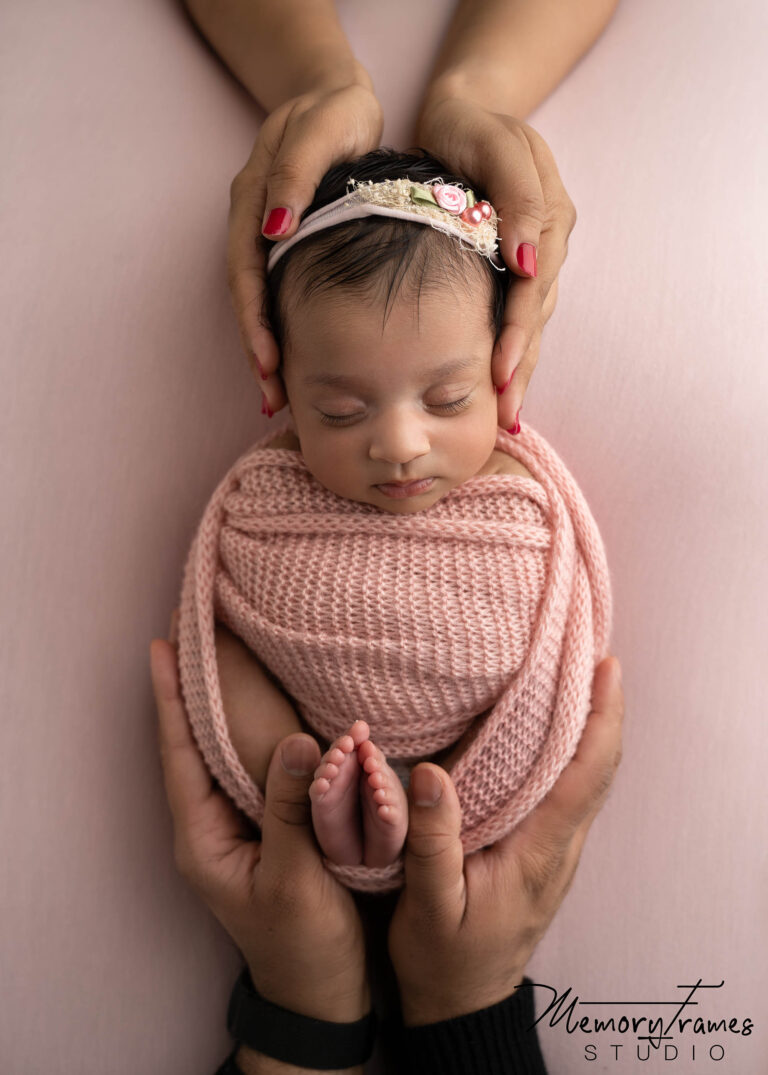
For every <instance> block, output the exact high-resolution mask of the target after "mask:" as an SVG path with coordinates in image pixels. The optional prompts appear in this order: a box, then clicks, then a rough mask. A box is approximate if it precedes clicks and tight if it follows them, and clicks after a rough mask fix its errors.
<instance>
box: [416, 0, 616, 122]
mask: <svg viewBox="0 0 768 1075" xmlns="http://www.w3.org/2000/svg"><path fill="white" fill-rule="evenodd" d="M617 6H618V0H579V2H578V3H576V2H575V0H461V2H460V3H459V5H458V7H457V9H456V14H455V16H454V18H453V21H452V23H451V25H450V28H449V31H448V35H447V37H446V39H445V42H444V44H443V48H442V50H441V52H440V54H439V56H438V58H437V63H436V65H435V68H434V70H433V72H432V77H431V79H430V84H429V88H428V90H427V94H426V96H425V100H424V107H425V108H426V106H427V105H428V104H429V103H430V101H433V100H439V99H441V98H443V97H446V96H460V97H464V98H469V99H471V100H473V101H475V102H476V103H477V104H480V105H483V106H484V107H486V108H487V109H489V111H493V112H503V113H505V114H506V115H510V116H516V117H517V118H518V119H524V118H525V117H526V116H527V115H528V114H529V113H530V112H532V111H533V109H534V108H536V106H537V105H539V104H540V103H541V102H542V101H543V100H544V99H545V98H546V97H547V96H548V95H549V94H550V93H551V92H552V90H554V89H555V87H556V86H557V85H559V83H560V82H562V80H563V79H564V78H565V76H566V75H567V74H568V72H569V71H570V70H571V68H573V67H574V66H575V64H576V63H577V62H578V60H579V59H580V58H581V57H582V56H583V55H584V54H585V53H586V52H588V51H589V49H590V48H591V47H592V45H593V44H594V43H595V41H596V40H597V39H598V37H599V36H600V34H601V33H602V32H603V30H604V29H605V27H606V26H607V24H608V23H609V22H610V20H611V17H612V16H613V14H614V12H615V10H616V8H617Z"/></svg>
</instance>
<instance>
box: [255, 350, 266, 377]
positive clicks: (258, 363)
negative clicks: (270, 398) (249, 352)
mask: <svg viewBox="0 0 768 1075" xmlns="http://www.w3.org/2000/svg"><path fill="white" fill-rule="evenodd" d="M253 361H254V362H255V363H256V365H257V366H258V369H259V373H260V374H261V379H262V381H266V379H267V375H266V373H265V372H264V370H263V369H262V368H261V362H259V358H258V355H256V354H254V356H253Z"/></svg>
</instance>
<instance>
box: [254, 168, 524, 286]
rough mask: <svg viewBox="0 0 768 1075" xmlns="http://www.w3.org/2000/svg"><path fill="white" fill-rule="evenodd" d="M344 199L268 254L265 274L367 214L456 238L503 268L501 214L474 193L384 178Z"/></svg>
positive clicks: (358, 186)
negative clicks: (319, 236) (300, 247)
mask: <svg viewBox="0 0 768 1075" xmlns="http://www.w3.org/2000/svg"><path fill="white" fill-rule="evenodd" d="M349 186H350V188H351V189H349V190H348V191H347V193H346V194H344V195H343V196H342V197H341V198H337V199H336V201H334V202H330V203H329V204H328V205H324V206H323V207H322V208H321V209H317V210H316V211H315V212H314V213H310V214H309V216H307V217H305V218H304V219H303V220H302V222H301V224H300V225H299V228H298V230H297V231H296V233H295V234H294V235H292V236H291V238H290V239H283V240H281V241H280V242H276V243H275V245H274V246H273V247H272V249H271V250H270V252H269V257H268V259H267V272H271V271H272V269H273V268H274V267H275V265H276V264H277V262H278V261H279V260H280V258H281V257H282V256H283V254H285V253H287V252H288V251H289V250H290V249H291V247H292V246H293V244H294V243H298V242H300V241H301V240H302V239H306V238H308V237H309V236H310V235H314V234H315V233H316V232H318V231H323V230H325V228H332V227H334V226H335V225H336V224H343V223H344V222H345V221H347V220H356V219H358V218H360V217H366V216H387V217H394V218H395V219H397V220H410V221H413V223H415V224H428V225H429V226H430V227H432V228H436V229H437V230H438V231H442V232H445V233H446V234H447V235H452V236H454V237H455V238H456V239H458V240H459V241H460V242H461V244H462V246H465V245H466V246H467V247H468V248H471V249H472V250H476V251H477V253H478V254H482V255H483V256H484V257H487V258H488V259H489V261H490V262H491V264H492V265H493V266H494V268H497V269H500V270H501V271H503V270H504V268H505V266H504V262H503V261H502V259H501V258H500V257H499V254H498V245H497V241H498V233H497V225H498V220H499V218H498V216H497V215H496V211H495V209H494V208H493V206H492V205H491V204H490V203H489V202H486V201H478V200H477V198H476V196H475V193H474V191H472V190H469V189H464V188H463V187H460V186H458V185H456V184H452V183H443V181H442V180H441V179H435V180H433V181H432V182H430V183H415V182H413V181H412V180H410V179H385V180H383V181H382V182H381V183H374V182H372V181H370V180H369V181H367V182H358V181H357V180H355V179H350V181H349Z"/></svg>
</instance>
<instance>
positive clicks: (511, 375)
mask: <svg viewBox="0 0 768 1075" xmlns="http://www.w3.org/2000/svg"><path fill="white" fill-rule="evenodd" d="M516 369H517V366H515V369H514V370H512V372H511V373H510V375H509V380H508V381H507V383H506V384H505V385H504V387H503V388H499V389H498V393H499V395H500V396H503V395H504V393H505V392H506V390H507V389H508V388H509V386H510V385H511V384H512V378H513V377H514V376H515V370H516Z"/></svg>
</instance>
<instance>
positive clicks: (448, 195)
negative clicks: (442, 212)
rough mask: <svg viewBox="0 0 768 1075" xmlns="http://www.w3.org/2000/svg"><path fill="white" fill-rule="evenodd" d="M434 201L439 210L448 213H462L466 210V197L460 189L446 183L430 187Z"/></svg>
mask: <svg viewBox="0 0 768 1075" xmlns="http://www.w3.org/2000/svg"><path fill="white" fill-rule="evenodd" d="M432 193H433V194H434V196H435V201H436V202H437V204H438V205H439V206H440V208H441V209H447V210H448V212H449V213H455V214H456V215H457V216H458V214H459V213H463V212H464V210H465V209H466V208H467V195H466V194H465V193H464V191H463V190H462V189H461V187H452V186H450V185H449V184H448V183H435V184H434V185H433V187H432Z"/></svg>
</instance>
